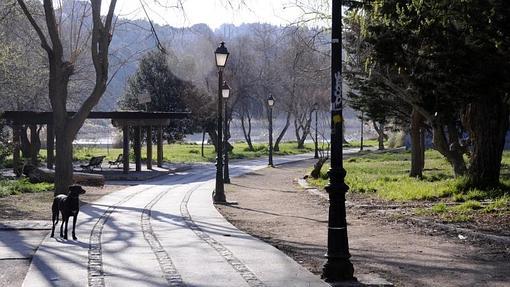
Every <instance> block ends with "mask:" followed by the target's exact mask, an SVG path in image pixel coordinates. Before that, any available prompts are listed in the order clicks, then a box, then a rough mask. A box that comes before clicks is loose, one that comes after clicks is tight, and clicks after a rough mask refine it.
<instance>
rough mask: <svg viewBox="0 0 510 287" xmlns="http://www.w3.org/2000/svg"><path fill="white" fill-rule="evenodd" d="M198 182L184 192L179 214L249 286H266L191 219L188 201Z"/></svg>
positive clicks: (197, 186) (198, 186)
mask: <svg viewBox="0 0 510 287" xmlns="http://www.w3.org/2000/svg"><path fill="white" fill-rule="evenodd" d="M200 186H201V185H200V184H198V185H196V186H195V187H192V188H191V189H189V190H188V192H186V195H185V196H184V199H183V200H182V202H181V216H182V217H183V219H184V222H185V223H186V225H187V226H188V228H189V229H191V230H192V231H193V232H194V233H195V234H196V235H197V236H198V238H200V239H201V240H203V241H205V242H206V243H207V244H209V246H211V247H212V248H213V249H214V250H216V252H218V254H219V255H220V256H221V257H223V259H225V261H227V262H228V264H230V266H232V268H234V270H235V271H237V272H238V273H239V274H240V275H241V277H243V279H244V280H245V281H246V283H248V285H249V286H250V287H266V285H265V284H264V283H263V282H262V281H261V280H260V279H258V278H257V276H256V275H255V274H254V273H253V272H252V271H251V270H250V269H249V268H248V267H247V266H246V265H245V264H244V263H243V262H241V260H239V259H238V258H237V257H235V255H234V253H232V251H230V250H229V249H228V248H226V247H225V246H224V245H223V244H221V243H220V242H218V241H217V240H215V239H214V238H212V237H211V236H210V235H209V234H207V232H206V231H204V230H203V229H202V228H200V226H198V225H197V224H196V223H195V221H193V219H192V217H191V215H190V213H189V209H188V202H189V199H190V197H191V195H192V194H193V192H195V191H196V190H197V189H198V188H200Z"/></svg>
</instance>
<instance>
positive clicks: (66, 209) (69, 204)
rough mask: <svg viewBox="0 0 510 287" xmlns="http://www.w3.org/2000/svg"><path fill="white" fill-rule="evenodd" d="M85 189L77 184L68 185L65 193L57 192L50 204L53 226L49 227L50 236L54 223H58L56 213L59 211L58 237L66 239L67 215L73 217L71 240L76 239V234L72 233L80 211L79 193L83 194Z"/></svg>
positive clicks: (52, 233)
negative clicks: (60, 218) (60, 222)
mask: <svg viewBox="0 0 510 287" xmlns="http://www.w3.org/2000/svg"><path fill="white" fill-rule="evenodd" d="M84 193H85V190H84V189H83V188H82V187H81V186H79V185H71V186H69V193H68V194H67V195H64V194H59V195H57V196H55V198H54V199H53V205H52V206H51V211H52V220H53V228H52V229H51V237H53V236H54V235H55V225H57V223H58V214H59V211H60V212H61V213H62V225H61V226H60V237H64V239H67V223H68V222H69V217H70V216H72V217H73V240H76V239H78V238H76V235H75V233H74V230H75V227H76V218H77V217H78V212H79V211H80V199H79V196H80V194H84ZM64 223H65V225H66V228H65V232H62V229H63V227H64Z"/></svg>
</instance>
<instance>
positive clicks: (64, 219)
mask: <svg viewBox="0 0 510 287" xmlns="http://www.w3.org/2000/svg"><path fill="white" fill-rule="evenodd" d="M64 223H66V217H65V216H64V215H63V214H62V224H61V225H60V237H64Z"/></svg>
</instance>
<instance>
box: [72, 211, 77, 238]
mask: <svg viewBox="0 0 510 287" xmlns="http://www.w3.org/2000/svg"><path fill="white" fill-rule="evenodd" d="M77 218H78V213H76V214H75V215H74V216H73V240H77V239H78V238H76V233H74V230H75V228H76V219H77Z"/></svg>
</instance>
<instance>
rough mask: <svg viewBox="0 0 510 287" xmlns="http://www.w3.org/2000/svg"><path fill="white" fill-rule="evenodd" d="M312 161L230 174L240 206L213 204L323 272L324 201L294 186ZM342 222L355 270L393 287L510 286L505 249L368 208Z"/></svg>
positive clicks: (230, 193)
mask: <svg viewBox="0 0 510 287" xmlns="http://www.w3.org/2000/svg"><path fill="white" fill-rule="evenodd" d="M312 165H313V161H304V162H300V163H294V164H287V165H281V166H278V167H277V168H275V169H271V168H268V169H264V170H261V171H257V172H254V173H251V174H248V175H246V176H242V177H237V178H233V179H232V184H230V185H227V186H226V190H227V198H228V200H229V201H237V202H238V203H239V205H237V206H235V205H234V206H218V209H219V210H220V212H221V213H222V214H223V215H224V216H225V217H226V218H227V219H228V220H229V221H230V222H232V223H233V224H234V225H235V226H237V227H238V228H240V229H241V230H244V231H246V232H248V233H250V234H252V235H254V236H256V237H259V238H261V239H262V240H265V241H266V242H268V243H270V244H272V245H274V246H276V247H277V248H279V249H281V250H283V251H284V252H286V253H287V254H288V255H289V256H291V257H293V258H294V259H295V260H296V261H298V262H299V263H300V264H302V265H303V266H305V267H306V268H308V269H309V270H310V271H312V272H314V273H316V274H320V272H321V267H322V264H323V262H324V257H323V255H324V254H325V252H326V244H325V242H327V240H326V239H327V211H328V210H327V207H328V202H327V201H326V200H324V199H323V198H322V197H319V196H317V195H314V194H310V193H309V192H307V191H305V190H303V189H301V188H299V187H298V185H297V179H298V178H301V177H302V176H303V175H304V174H305V173H306V171H307V170H308V169H309V167H311V166H312ZM347 220H348V222H349V230H348V232H349V244H350V252H351V255H352V262H353V264H354V267H355V272H356V274H370V273H377V274H378V275H379V276H381V277H383V278H385V279H387V280H388V281H390V282H392V283H394V284H395V285H396V286H509V282H510V272H508V270H510V251H509V250H507V249H504V248H502V247H498V246H489V245H486V244H483V242H481V243H480V244H471V243H469V242H467V241H464V240H461V239H459V238H458V237H456V236H451V235H450V234H443V233H435V232H433V231H426V230H422V229H420V228H418V227H412V226H409V225H406V224H403V223H401V222H399V221H397V220H394V219H391V218H390V217H384V216H382V215H381V214H380V213H377V212H374V211H373V210H364V209H360V208H349V210H348V218H347Z"/></svg>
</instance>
